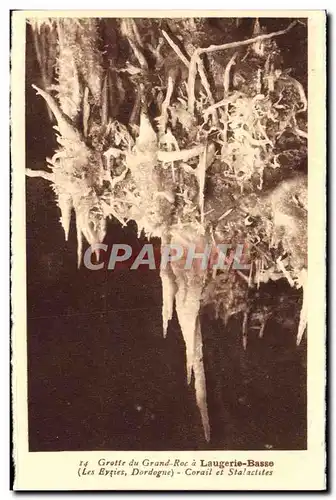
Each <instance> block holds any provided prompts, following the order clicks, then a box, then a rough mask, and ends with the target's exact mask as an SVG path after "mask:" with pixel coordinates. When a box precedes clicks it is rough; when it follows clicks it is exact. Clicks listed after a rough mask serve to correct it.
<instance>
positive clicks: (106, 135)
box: [20, 11, 323, 477]
mask: <svg viewBox="0 0 336 500" xmlns="http://www.w3.org/2000/svg"><path fill="white" fill-rule="evenodd" d="M204 12H205V15H204V16H203V17H187V16H183V15H181V16H180V17H176V16H172V17H155V16H153V17H152V16H150V15H147V14H146V15H143V16H141V15H134V16H130V17H128V16H127V17H126V16H125V17H123V16H120V17H118V16H114V15H113V14H111V16H100V15H95V13H94V11H92V13H91V15H89V16H88V15H87V14H86V15H85V16H81V15H80V12H78V15H71V16H67V15H66V13H65V12H64V13H63V14H62V15H58V16H53V15H50V16H49V14H48V11H45V12H44V14H45V15H43V16H41V15H39V16H37V17H34V15H33V12H31V13H30V15H27V18H26V19H25V28H24V29H25V33H24V37H25V42H24V47H25V54H24V75H25V77H24V86H25V89H24V107H25V111H24V113H25V115H24V116H22V120H24V134H25V139H24V144H22V146H23V147H24V151H25V153H24V155H25V158H24V161H25V168H24V170H25V188H24V189H25V200H24V213H25V228H24V235H23V237H24V240H25V248H21V249H20V251H21V252H24V255H25V257H24V258H25V263H24V265H25V269H26V279H25V280H24V281H22V283H21V286H22V287H23V288H24V292H23V293H25V294H26V318H25V317H23V318H22V320H24V321H25V322H26V362H27V369H26V376H27V386H26V390H27V398H26V399H27V415H28V422H27V433H28V437H27V439H28V445H27V446H28V451H29V453H34V452H86V451H95V452H101V454H100V457H101V458H100V459H99V462H97V463H98V465H99V466H105V465H106V463H105V462H106V461H105V459H104V458H103V457H104V456H106V455H104V452H110V451H112V452H113V451H115V452H121V451H125V452H126V451H127V452H157V451H160V452H180V451H181V452H182V451H184V452H186V451H188V452H196V451H197V452H199V451H202V452H203V451H208V452H210V451H212V452H215V451H231V452H236V451H237V452H240V451H247V452H250V455H249V457H250V458H251V459H253V458H254V457H253V451H262V452H263V455H262V456H263V460H264V461H263V462H255V463H254V464H251V463H250V462H254V460H248V461H247V463H243V464H242V465H239V464H241V462H239V463H238V465H237V462H236V461H235V463H233V462H232V463H231V462H230V464H229V465H230V466H232V467H233V468H232V469H228V470H232V471H233V470H236V471H237V470H239V472H232V474H238V473H239V474H240V473H242V474H243V475H247V474H250V469H251V468H253V467H254V468H255V474H259V475H264V474H265V475H267V474H270V475H271V474H272V467H273V465H272V464H273V462H272V460H273V458H272V457H274V455H273V452H275V451H291V450H293V451H307V449H308V427H309V419H308V406H307V404H308V378H307V366H308V358H307V332H308V328H309V322H308V310H309V305H308V295H307V283H308V273H309V267H308V217H310V211H311V210H312V207H310V210H309V211H308V160H309V155H308V147H309V144H308V142H309V141H308V102H309V100H310V98H311V97H312V96H311V95H310V92H311V87H310V86H308V77H309V57H308V15H306V13H305V11H302V17H290V12H288V17H283V16H282V17H277V16H276V15H274V17H273V16H270V15H269V12H268V14H267V16H266V15H263V12H262V11H261V12H260V16H259V17H257V16H252V15H251V16H250V15H247V16H246V15H244V14H242V15H241V17H239V16H238V17H235V16H232V17H220V16H216V17H214V16H209V17H208V16H207V15H206V11H204ZM237 14H239V12H238V13H237ZM308 87H309V88H308ZM309 123H310V122H309ZM312 126H313V127H314V124H313V125H312ZM309 137H310V136H309ZM309 151H310V150H309ZM311 168H313V166H311V165H310V166H309V170H310V169H311ZM24 314H25V313H24ZM315 333H316V334H317V333H318V332H312V334H314V335H315ZM322 333H323V332H322ZM321 373H322V372H321ZM251 453H252V454H251ZM146 456H147V455H146ZM177 456H179V455H177ZM148 457H150V455H148ZM206 457H208V455H206ZM209 457H210V455H209ZM236 457H237V456H236V455H235V454H234V453H233V454H232V460H235V459H236ZM210 458H211V457H210ZM269 461H270V462H269ZM141 464H142V465H141V467H140V466H139V468H138V469H137V468H134V467H133V470H132V468H131V470H132V473H131V475H141V474H145V475H146V474H147V473H146V472H143V471H144V470H147V471H148V470H149V469H151V470H154V472H153V474H154V475H155V474H156V472H155V470H156V469H155V466H156V465H160V466H161V467H163V465H164V464H163V462H162V463H160V464H158V463H156V462H151V461H150V460H148V462H146V463H143V461H141ZM167 464H168V463H167ZM167 464H166V465H167ZM270 464H271V465H270ZM107 465H109V463H108V462H107ZM110 465H112V464H111V463H110ZM114 465H118V464H117V463H114ZM119 465H122V464H119ZM174 465H178V466H179V465H181V464H178V463H174ZM195 465H196V462H195V464H192V465H190V462H189V465H188V464H187V466H190V467H191V468H190V469H186V470H190V471H191V472H190V474H188V473H187V472H185V474H186V475H197V474H199V475H201V472H202V471H203V473H204V475H211V474H212V473H214V472H213V470H216V467H219V468H221V465H220V463H217V464H216V463H214V462H211V461H210V462H208V461H207V460H204V459H203V457H202V460H200V461H198V464H197V466H198V468H197V470H199V471H201V472H199V473H197V472H196V469H195V468H193V467H194V466H195ZM229 465H226V467H228V466H229ZM82 466H83V467H84V468H83V469H79V470H84V471H85V470H86V469H85V467H87V468H88V469H89V466H87V464H86V465H85V463H84V464H83V463H81V467H82ZM242 466H246V467H245V469H244V468H242V469H241V470H245V472H241V471H240V469H239V467H242ZM153 467H154V469H153ZM213 467H214V469H212V468H213ZM223 467H224V465H223ZM163 469H164V467H163ZM97 470H98V469H97ZM134 470H135V471H138V472H134ZM167 470H168V469H167ZM169 470H170V469H169ZM172 470H173V472H172V474H174V470H175V469H172ZM269 470H270V471H271V472H269ZM206 471H208V474H206ZM262 471H263V472H262ZM89 472H90V471H89ZM89 472H86V473H87V474H89ZM94 473H95V471H93V472H92V474H94ZM84 474H85V472H84ZM99 474H100V472H99ZM162 474H163V473H162ZM167 474H169V473H168V472H167ZM111 475H112V474H111ZM125 475H127V472H126V473H125ZM149 475H150V474H149ZM229 475H231V474H230V472H229ZM157 477H159V476H157Z"/></svg>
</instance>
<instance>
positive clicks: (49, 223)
mask: <svg viewBox="0 0 336 500" xmlns="http://www.w3.org/2000/svg"><path fill="white" fill-rule="evenodd" d="M224 21H225V20H211V21H209V23H212V24H216V25H217V27H218V26H219V27H220V26H221V25H220V23H221V22H224ZM249 21H250V23H249ZM290 21H291V20H288V19H263V20H262V22H263V25H265V26H266V27H267V31H273V30H278V29H281V28H283V27H285V26H287V25H288V24H289V22H290ZM251 22H252V20H248V19H247V20H246V19H245V20H244V22H243V23H242V26H241V27H240V29H246V30H247V31H249V32H250V30H251ZM237 39H238V38H237ZM306 41H307V40H306V30H305V28H304V27H302V29H301V30H292V31H291V32H290V33H289V34H287V35H286V37H285V39H284V38H281V37H280V38H278V43H279V46H280V48H281V50H282V55H283V57H284V61H285V64H284V67H291V68H293V71H292V74H293V76H295V77H297V78H298V79H299V80H300V81H301V82H302V83H303V84H304V85H306V83H307V78H306V77H307V67H306V61H307V53H306ZM38 75H39V67H38V63H37V61H36V56H35V51H34V45H33V40H32V35H31V31H30V28H29V27H28V28H27V49H26V164H27V167H29V168H33V169H35V168H36V169H43V168H44V164H45V158H46V156H51V155H52V152H53V148H54V147H55V138H54V135H53V131H52V128H51V124H50V121H49V118H48V114H47V109H46V104H45V102H44V101H43V99H41V98H39V97H36V94H35V91H34V90H33V89H32V88H31V84H32V83H38V79H39V76H38ZM59 216H60V214H59V210H58V208H57V207H56V204H55V200H54V194H53V192H52V190H51V189H50V187H49V183H48V182H47V181H45V180H43V179H39V178H34V179H31V178H27V181H26V224H27V226H26V235H27V246H26V250H27V302H28V304H27V306H28V307H27V332H28V339H27V343H28V344H27V345H28V411H29V447H30V451H60V450H69V451H71V450H73V451H75V450H193V449H194V450H200V449H228V450H235V449H240V450H244V449H246V450H252V449H264V450H266V449H284V450H285V449H293V450H294V449H305V448H306V445H307V418H306V407H307V394H306V391H307V387H306V378H307V373H306V340H305V339H304V340H303V342H302V344H301V345H300V347H298V348H297V347H296V346H295V335H296V332H295V331H293V329H292V327H289V326H288V324H287V323H286V321H285V320H284V322H283V324H282V325H280V324H279V323H278V322H275V321H272V320H270V321H269V322H268V325H267V327H266V330H265V334H264V338H263V339H258V338H257V335H256V334H255V333H250V334H249V345H248V348H247V350H246V352H245V351H244V350H243V348H242V344H241V338H240V331H241V318H240V319H239V318H237V319H232V320H231V321H230V322H229V324H228V325H227V326H226V327H225V326H224V325H223V323H222V322H220V321H217V320H214V319H213V318H212V317H211V316H210V315H209V314H208V312H207V311H205V312H204V314H203V317H202V331H203V337H204V350H205V353H204V356H205V368H206V374H207V387H208V407H209V414H210V422H211V427H212V438H211V442H210V443H209V444H207V443H206V442H205V440H204V437H203V430H202V426H201V422H200V417H199V412H198V409H197V407H196V403H195V400H194V392H193V390H192V388H190V387H188V386H187V384H186V376H185V355H184V343H183V340H182V335H181V332H180V329H179V325H178V323H177V320H176V317H174V319H173V321H172V322H171V324H170V326H169V332H168V336H167V338H166V339H164V338H163V336H162V319H161V304H162V293H161V283H160V279H159V275H158V272H156V271H150V270H149V271H147V270H143V269H141V270H138V271H132V272H129V271H128V270H118V271H108V270H100V271H94V272H93V271H90V270H88V269H86V268H84V267H81V268H80V269H79V270H78V269H77V265H76V262H77V258H76V235H75V230H74V221H72V226H71V230H70V237H69V241H68V242H65V241H64V234H63V230H62V227H61V225H60V223H59ZM144 241H145V240H142V241H140V240H138V238H137V235H136V229H135V227H134V226H133V225H132V224H129V226H128V227H127V228H126V229H122V228H121V226H120V225H119V224H118V223H115V222H110V223H109V229H108V234H107V237H106V239H105V241H104V243H107V244H108V245H110V244H112V243H113V242H118V243H128V244H130V245H132V247H133V248H134V249H136V248H137V247H139V249H140V248H141V246H142V243H143V242H144ZM284 291H285V292H286V293H288V295H289V294H292V295H293V294H294V296H295V297H294V298H295V299H297V300H301V299H300V293H297V292H294V291H292V290H291V289H290V288H289V287H287V286H286V285H285V284H283V283H277V284H271V285H267V287H266V289H264V291H261V297H260V300H261V301H262V300H269V297H273V298H276V297H277V296H278V295H279V293H284ZM295 294H296V295H295ZM287 314H288V317H293V316H294V315H295V308H294V309H293V306H291V305H290V303H289V305H288V310H287Z"/></svg>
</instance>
